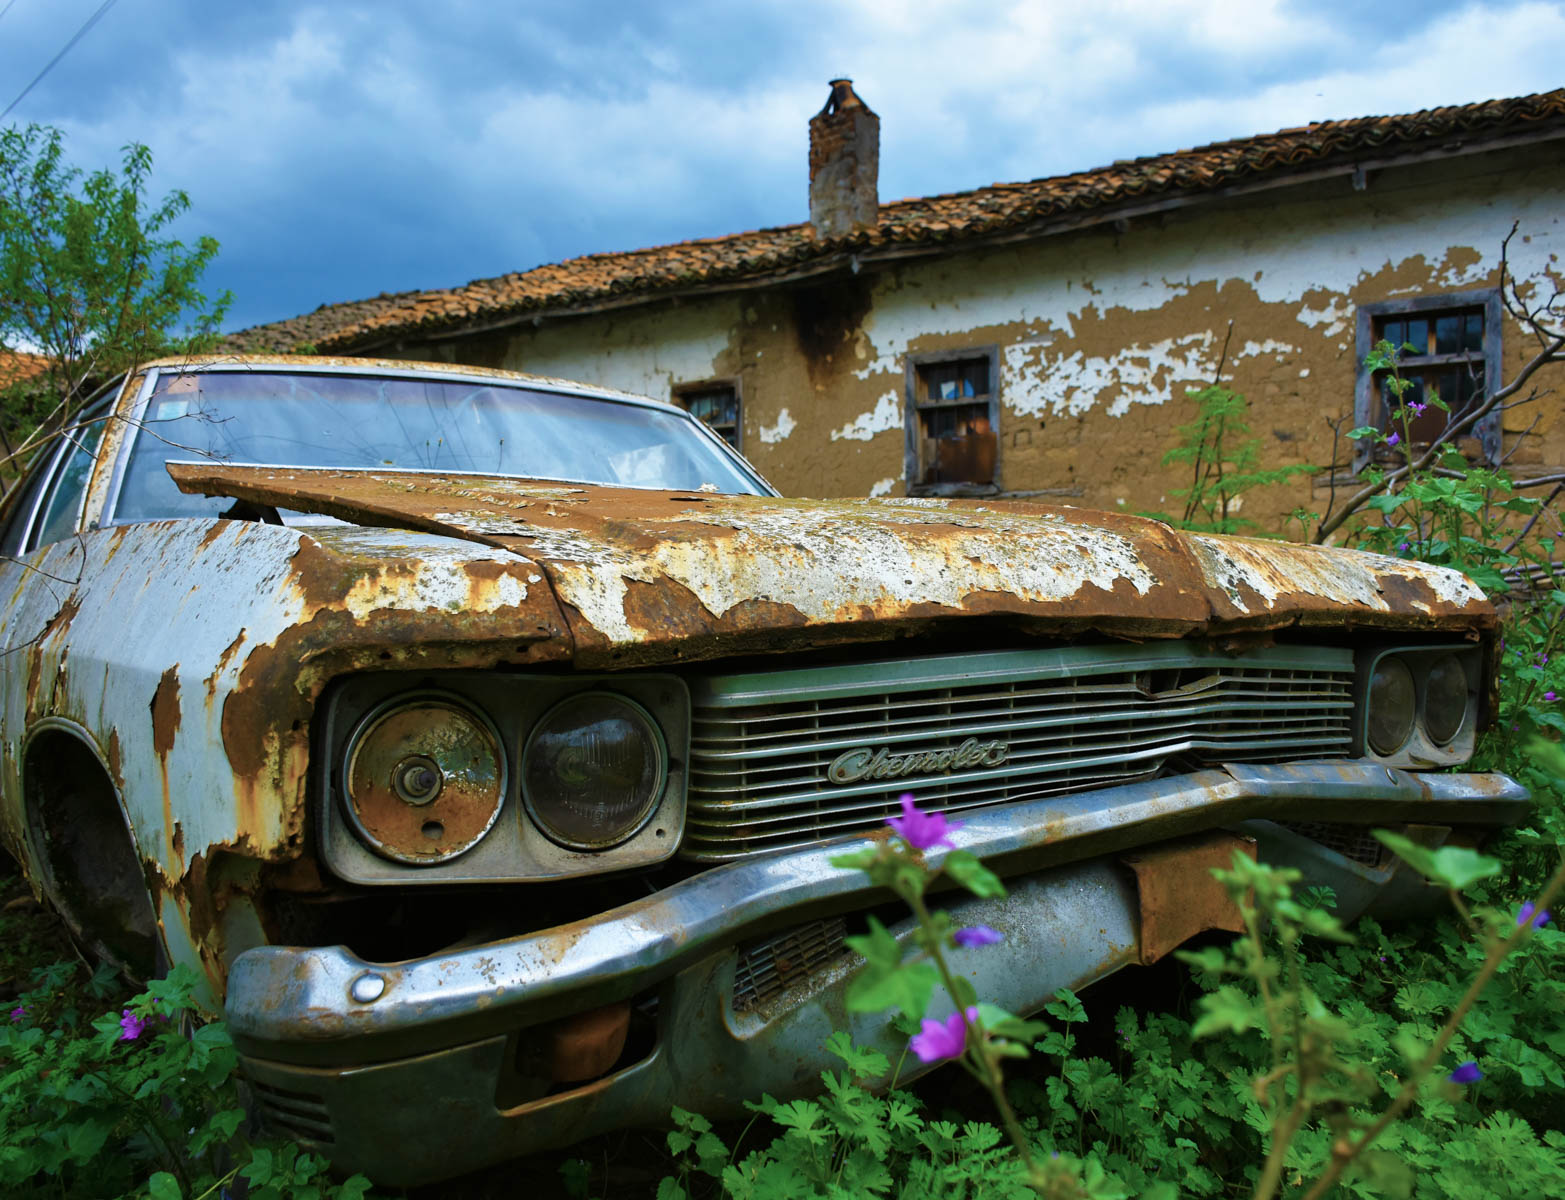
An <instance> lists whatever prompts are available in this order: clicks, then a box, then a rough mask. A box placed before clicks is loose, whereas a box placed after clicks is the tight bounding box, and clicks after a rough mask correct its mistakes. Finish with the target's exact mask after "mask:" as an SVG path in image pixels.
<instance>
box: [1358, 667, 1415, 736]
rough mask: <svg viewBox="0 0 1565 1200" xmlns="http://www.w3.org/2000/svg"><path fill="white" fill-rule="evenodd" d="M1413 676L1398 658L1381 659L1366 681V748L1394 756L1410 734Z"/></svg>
mask: <svg viewBox="0 0 1565 1200" xmlns="http://www.w3.org/2000/svg"><path fill="white" fill-rule="evenodd" d="M1414 708H1415V703H1414V696H1413V672H1412V671H1410V670H1408V666H1407V664H1406V663H1405V662H1403V661H1402V660H1401V659H1400V658H1382V659H1381V660H1380V661H1379V662H1378V663H1376V664H1375V673H1374V675H1372V676H1371V677H1370V680H1369V728H1368V730H1367V732H1368V736H1369V746H1370V749H1371V750H1373V751H1374V752H1375V753H1376V754H1395V753H1396V752H1397V751H1398V750H1400V749H1401V748H1402V746H1403V744H1404V743H1405V742H1406V741H1407V739H1408V736H1409V735H1410V734H1411V733H1412V732H1413V714H1414Z"/></svg>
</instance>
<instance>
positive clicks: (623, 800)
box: [522, 692, 668, 850]
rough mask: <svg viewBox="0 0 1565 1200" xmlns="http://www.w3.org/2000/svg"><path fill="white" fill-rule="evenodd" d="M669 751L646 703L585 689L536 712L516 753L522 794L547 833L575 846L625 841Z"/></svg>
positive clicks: (657, 790) (643, 813)
mask: <svg viewBox="0 0 1565 1200" xmlns="http://www.w3.org/2000/svg"><path fill="white" fill-rule="evenodd" d="M667 773H668V752H667V750H666V748H665V746H664V742H663V735H662V733H661V731H660V730H659V729H658V726H657V723H656V722H655V721H653V720H652V718H651V717H650V716H649V715H648V714H647V711H646V709H644V708H642V707H641V705H639V704H637V703H635V702H634V701H633V700H627V699H626V698H625V697H623V696H618V695H614V694H612V693H609V692H583V693H580V694H578V695H575V696H571V697H569V698H568V699H566V700H563V701H561V702H560V703H559V704H556V705H555V706H554V707H553V708H551V709H550V710H549V711H548V712H547V713H545V714H544V715H543V717H542V718H540V719H539V721H538V723H537V724H536V725H535V726H534V727H533V731H532V734H531V736H530V737H529V738H528V739H527V748H526V749H525V750H524V751H523V753H522V798H523V800H524V801H525V802H526V805H527V811H528V812H529V813H530V814H532V818H533V820H534V821H536V822H537V824H538V827H539V828H540V829H542V830H543V832H544V833H545V834H546V835H548V837H549V838H550V839H551V840H553V841H555V842H558V843H559V844H560V845H562V846H569V847H571V848H572V849H577V850H601V849H603V848H605V847H608V846H613V845H616V844H617V843H619V842H623V841H624V840H625V839H626V838H628V837H630V836H631V834H633V833H635V832H636V830H638V829H640V828H641V827H642V825H644V824H645V823H646V821H647V818H648V817H650V816H651V815H652V810H653V809H654V808H655V807H656V806H657V802H658V799H659V797H661V796H662V794H663V784H664V781H665V779H666V778H667Z"/></svg>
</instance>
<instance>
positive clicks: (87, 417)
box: [59, 378, 125, 533]
mask: <svg viewBox="0 0 1565 1200" xmlns="http://www.w3.org/2000/svg"><path fill="white" fill-rule="evenodd" d="M124 382H125V381H124V379H123V378H121V380H120V383H121V384H123V383H124ZM101 398H102V393H99V395H98V396H97V397H94V399H92V400H89V401H88V402H87V403H86V404H84V405H83V406H82V416H81V419H80V420H79V421H78V422H77V424H78V425H86V424H88V423H90V422H92V421H95V420H97V419H98V418H97V417H95V416H93V415H92V411H93V408H92V406H93V405H94V404H96V403H98V402H99V401H100V399H101ZM118 403H119V393H118V392H115V393H113V394H112V395H110V396H109V397H108V399H107V400H106V401H105V402H104V403H103V429H102V430H101V431H100V432H99V434H98V444H97V446H96V447H95V448H94V449H93V451H92V469H91V470H89V471H88V472H87V478H86V479H85V480H84V481H83V482H82V494H81V497H80V499H78V500H77V501H76V515H75V516H74V517H72V518H71V529H72V531H73V532H76V533H80V532H81V530H82V526H83V523H84V521H85V520H86V517H87V497H88V496H90V495H91V494H92V477H93V475H94V474H96V473H97V470H98V461H99V459H98V456H99V455H100V454H102V453H103V443H104V440H105V439H106V438H107V437H108V434H109V422H110V421H112V420H114V409H115V407H116V406H117V405H118ZM61 440H62V441H64V443H65V444H66V445H67V446H72V447H75V448H76V449H80V448H81V443H80V442H77V441H74V440H72V439H71V438H63V439H61ZM69 458H70V454H69V452H67V453H66V455H65V458H62V459H61V460H60V466H59V469H60V470H62V471H63V470H64V469H65V463H66V461H67V459H69Z"/></svg>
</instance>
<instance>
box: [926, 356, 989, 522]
mask: <svg viewBox="0 0 1565 1200" xmlns="http://www.w3.org/2000/svg"><path fill="white" fill-rule="evenodd" d="M978 358H984V359H988V361H989V395H988V396H971V397H967V396H964V397H962V398H960V399H958V400H954V401H950V402H949V403H951V404H977V403H980V402H982V401H987V402H988V405H989V428H991V429H992V430H994V438H995V462H994V481H993V482H992V483H919V482H918V480H919V478H920V476H921V474H922V472H921V471H920V469H919V468H920V463H919V460H918V450H919V443H920V441H921V440H922V438H923V427H922V425H921V424H920V423H919V413H920V412H921V411H922V410H924V409H931V408H940V407H944V405H943V404H940V403H931V402H930V401H928V400H923V399H921V398H920V396H919V386H918V385H919V370H920V368H923V367H929V366H936V365H938V364H940V363H949V362H961V361H964V360H969V361H970V360H972V359H978ZM903 396H904V404H903V436H904V443H903V455H902V470H903V478H904V479H906V480H907V494H908V495H909V496H995V495H998V494H999V493H1000V491H1001V486H1000V479H1001V473H1002V471H1003V469H1004V463H1003V461H1002V459H1001V456H1000V453H999V450H1000V446H1001V444H1002V442H1001V438H1000V347H999V345H998V344H997V343H990V344H989V345H986V346H963V347H962V348H961V349H958V350H935V351H931V352H929V353H926V354H909V355H908V356H907V359H906V362H905V364H904V378H903Z"/></svg>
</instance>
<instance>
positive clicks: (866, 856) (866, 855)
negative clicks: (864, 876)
mask: <svg viewBox="0 0 1565 1200" xmlns="http://www.w3.org/2000/svg"><path fill="white" fill-rule="evenodd" d="M879 857H880V851H879V849H877V848H876V847H874V846H866V847H864V849H862V850H854V851H852V852H850V853H848V854H833V855H832V856H831V857H830V858H829V859H827V860H826V861H827V862H829V863H831V865H832V866H834V867H841V868H842V869H843V870H844V871H867V870H868V869H869V866H870V864H871V863H873V862H874V861H875V860H876V859H877V858H879Z"/></svg>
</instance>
